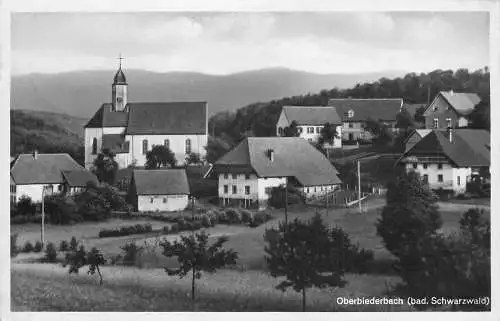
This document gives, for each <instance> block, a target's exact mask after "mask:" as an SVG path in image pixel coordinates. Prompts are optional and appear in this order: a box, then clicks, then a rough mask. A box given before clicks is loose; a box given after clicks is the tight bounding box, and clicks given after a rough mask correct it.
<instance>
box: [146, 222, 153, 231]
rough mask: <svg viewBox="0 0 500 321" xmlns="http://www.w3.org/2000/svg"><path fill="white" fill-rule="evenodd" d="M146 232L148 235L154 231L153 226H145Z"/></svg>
mask: <svg viewBox="0 0 500 321" xmlns="http://www.w3.org/2000/svg"><path fill="white" fill-rule="evenodd" d="M144 231H145V232H146V233H149V232H152V231H153V226H152V225H151V224H150V223H146V224H144Z"/></svg>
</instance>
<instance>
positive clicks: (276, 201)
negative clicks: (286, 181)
mask: <svg viewBox="0 0 500 321" xmlns="http://www.w3.org/2000/svg"><path fill="white" fill-rule="evenodd" d="M287 193H288V195H286V197H285V187H284V186H280V187H273V188H272V189H271V195H270V197H269V200H268V204H269V206H271V207H274V208H284V207H285V199H287V200H288V205H293V204H303V203H304V202H305V198H304V196H303V195H302V194H301V193H300V191H298V190H297V189H295V188H293V187H290V186H289V187H288V190H287Z"/></svg>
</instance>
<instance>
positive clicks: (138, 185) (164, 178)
mask: <svg viewBox="0 0 500 321" xmlns="http://www.w3.org/2000/svg"><path fill="white" fill-rule="evenodd" d="M133 181H134V184H135V190H136V193H137V195H183V194H189V183H188V179H187V175H186V171H185V170H184V169H155V170H145V169H136V170H134V174H133Z"/></svg>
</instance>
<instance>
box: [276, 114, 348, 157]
mask: <svg viewBox="0 0 500 321" xmlns="http://www.w3.org/2000/svg"><path fill="white" fill-rule="evenodd" d="M293 121H295V122H296V123H297V129H298V131H299V137H301V138H304V139H306V140H307V141H309V142H315V141H317V140H318V137H319V136H320V134H321V129H323V127H324V126H325V124H326V123H330V124H332V125H335V126H336V129H337V134H338V136H339V138H338V139H334V141H333V144H332V146H331V147H333V148H340V147H342V140H341V136H342V121H341V119H340V117H339V115H338V114H337V111H336V110H335V108H332V107H328V106H283V108H282V109H281V114H280V116H279V118H278V121H277V123H276V136H284V135H285V128H286V127H289V126H290V125H291V123H292V122H293Z"/></svg>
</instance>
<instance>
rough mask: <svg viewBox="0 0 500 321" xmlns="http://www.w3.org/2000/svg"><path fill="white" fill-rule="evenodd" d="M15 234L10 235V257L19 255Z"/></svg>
mask: <svg viewBox="0 0 500 321" xmlns="http://www.w3.org/2000/svg"><path fill="white" fill-rule="evenodd" d="M17 237H18V235H17V234H11V235H10V257H16V256H17V254H19V248H18V247H17Z"/></svg>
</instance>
